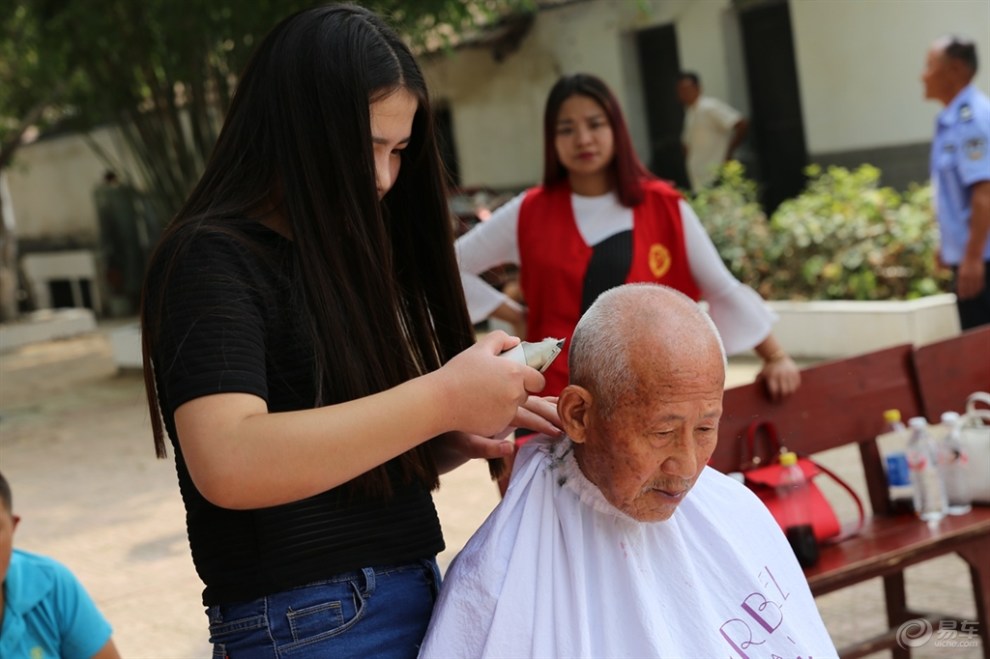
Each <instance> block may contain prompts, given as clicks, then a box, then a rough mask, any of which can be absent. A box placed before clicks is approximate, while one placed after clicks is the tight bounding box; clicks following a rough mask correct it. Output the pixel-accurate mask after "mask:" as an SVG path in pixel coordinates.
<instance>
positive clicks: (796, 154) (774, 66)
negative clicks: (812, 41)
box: [739, 0, 808, 213]
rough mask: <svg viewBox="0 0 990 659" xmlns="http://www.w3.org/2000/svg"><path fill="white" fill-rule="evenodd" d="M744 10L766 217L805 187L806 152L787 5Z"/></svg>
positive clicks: (741, 16)
mask: <svg viewBox="0 0 990 659" xmlns="http://www.w3.org/2000/svg"><path fill="white" fill-rule="evenodd" d="M752 4H753V5H755V6H751V7H750V8H740V10H739V24H740V26H741V28H742V41H743V53H744V55H745V60H746V76H747V78H748V81H749V99H750V107H751V110H752V115H753V116H752V118H751V125H752V130H751V133H752V137H753V143H754V146H755V148H756V152H757V154H758V155H759V160H760V170H761V176H760V183H761V188H762V193H761V201H762V202H763V206H764V208H765V209H766V211H767V212H768V213H770V212H772V211H773V209H775V208H776V207H777V206H778V205H779V204H780V202H782V201H783V200H785V199H787V198H789V197H793V196H795V195H797V194H798V193H799V192H800V191H801V189H802V188H803V187H804V183H805V176H804V171H803V170H804V167H805V165H806V164H807V162H808V152H807V148H806V146H805V142H804V122H803V121H802V119H801V94H800V90H799V88H798V77H797V66H796V64H795V61H794V38H793V34H792V33H791V13H790V10H789V9H788V5H787V2H784V1H783V0H781V1H779V2H761V3H752Z"/></svg>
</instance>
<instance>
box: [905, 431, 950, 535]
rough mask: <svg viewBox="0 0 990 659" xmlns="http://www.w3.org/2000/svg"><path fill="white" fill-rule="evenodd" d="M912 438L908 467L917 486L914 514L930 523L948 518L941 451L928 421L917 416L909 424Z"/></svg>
mask: <svg viewBox="0 0 990 659" xmlns="http://www.w3.org/2000/svg"><path fill="white" fill-rule="evenodd" d="M908 426H909V427H910V428H911V438H910V439H909V440H908V447H907V456H908V466H909V467H910V468H911V483H912V485H913V486H914V511H915V513H917V515H918V517H920V518H921V519H922V520H924V521H926V522H929V523H936V522H938V521H939V520H940V519H942V518H943V517H945V511H946V496H945V484H944V483H943V482H942V475H941V474H940V473H939V469H938V462H937V460H938V458H937V455H938V451H937V449H936V447H935V441H934V440H933V439H932V436H931V434H929V432H928V421H927V420H926V419H925V418H924V417H921V416H916V417H914V418H912V419H911V420H910V421H908Z"/></svg>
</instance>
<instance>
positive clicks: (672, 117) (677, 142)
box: [636, 25, 689, 188]
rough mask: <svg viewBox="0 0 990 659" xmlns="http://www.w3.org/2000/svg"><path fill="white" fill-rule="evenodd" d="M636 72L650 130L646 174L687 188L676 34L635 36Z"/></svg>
mask: <svg viewBox="0 0 990 659" xmlns="http://www.w3.org/2000/svg"><path fill="white" fill-rule="evenodd" d="M636 50H637V52H638V54H639V71H640V76H641V78H642V86H643V97H644V98H645V99H646V118H647V124H648V126H649V129H650V161H649V163H648V166H649V168H650V171H652V172H653V173H654V174H656V175H657V176H659V177H660V178H664V179H667V180H669V181H673V182H674V183H676V184H677V185H678V186H680V187H682V188H688V187H689V184H688V180H687V171H686V170H685V169H684V152H683V151H682V149H681V127H682V126H683V125H684V110H683V108H682V107H681V104H680V103H679V102H678V101H677V92H676V89H675V85H676V84H677V73H678V71H679V70H680V66H681V65H680V59H679V58H678V57H677V32H676V30H675V29H674V26H673V25H661V26H659V27H654V28H650V29H648V30H643V31H642V32H639V33H637V34H636Z"/></svg>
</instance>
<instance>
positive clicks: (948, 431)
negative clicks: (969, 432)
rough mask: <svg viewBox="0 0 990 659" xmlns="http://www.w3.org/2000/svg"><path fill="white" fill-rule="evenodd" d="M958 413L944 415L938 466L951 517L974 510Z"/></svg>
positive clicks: (967, 463)
mask: <svg viewBox="0 0 990 659" xmlns="http://www.w3.org/2000/svg"><path fill="white" fill-rule="evenodd" d="M960 435H961V424H960V420H959V413H958V412H943V413H942V439H941V441H940V442H939V447H938V448H939V460H938V466H939V468H940V469H941V470H942V480H943V482H944V483H945V494H946V496H947V498H948V500H949V501H948V503H949V505H948V507H947V508H946V511H947V512H948V513H949V514H950V515H965V514H966V513H968V512H969V511H970V510H972V509H973V497H972V494H971V493H970V491H969V474H968V473H967V472H968V470H969V456H968V455H966V450H965V448H964V447H963V443H962V438H961V436H960Z"/></svg>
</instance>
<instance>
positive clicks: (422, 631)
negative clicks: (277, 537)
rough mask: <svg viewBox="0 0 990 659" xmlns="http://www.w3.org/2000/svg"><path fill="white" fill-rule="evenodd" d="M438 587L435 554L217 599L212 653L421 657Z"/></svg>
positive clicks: (212, 610) (262, 657)
mask: <svg viewBox="0 0 990 659" xmlns="http://www.w3.org/2000/svg"><path fill="white" fill-rule="evenodd" d="M439 589H440V570H439V568H438V567H437V562H436V560H435V559H430V560H423V561H418V562H415V563H409V564H406V565H396V566H389V567H368V568H364V569H361V570H355V571H353V572H346V573H343V574H339V575H336V576H334V577H332V578H330V579H327V580H325V581H319V582H316V583H312V584H308V585H306V586H302V587H300V588H293V589H292V590H287V591H283V592H280V593H276V594H274V595H269V596H267V597H261V598H259V599H256V600H253V601H249V602H238V603H235V604H225V605H219V606H211V607H209V608H208V609H207V610H206V615H207V616H208V617H209V619H210V642H211V643H213V657H214V659H226V658H229V659H281V658H294V659H296V658H305V659H310V658H316V657H321V658H322V657H395V658H396V659H398V658H399V657H415V656H416V654H417V653H418V652H419V646H420V643H422V641H423V637H424V636H425V635H426V626H427V624H428V623H429V621H430V614H431V613H432V611H433V605H434V603H435V602H436V598H437V593H438V592H439Z"/></svg>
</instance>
